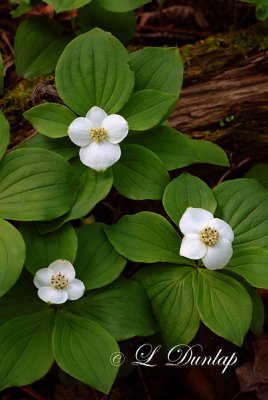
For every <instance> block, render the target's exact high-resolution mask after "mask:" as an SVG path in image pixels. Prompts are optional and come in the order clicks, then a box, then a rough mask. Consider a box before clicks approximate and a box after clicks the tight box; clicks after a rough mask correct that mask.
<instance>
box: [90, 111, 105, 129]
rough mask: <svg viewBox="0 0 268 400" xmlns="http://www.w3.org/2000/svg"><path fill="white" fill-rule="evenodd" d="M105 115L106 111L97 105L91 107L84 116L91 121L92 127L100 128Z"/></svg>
mask: <svg viewBox="0 0 268 400" xmlns="http://www.w3.org/2000/svg"><path fill="white" fill-rule="evenodd" d="M105 117H107V114H106V112H105V111H104V110H103V109H102V108H100V107H97V106H94V107H92V108H91V109H90V110H89V111H88V112H87V115H86V118H87V119H89V120H90V122H91V123H92V126H93V128H101V125H102V122H103V120H104V118H105Z"/></svg>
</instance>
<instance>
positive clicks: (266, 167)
mask: <svg viewBox="0 0 268 400" xmlns="http://www.w3.org/2000/svg"><path fill="white" fill-rule="evenodd" d="M244 176H245V178H253V179H257V181H259V182H260V183H261V184H262V185H263V186H264V187H265V188H266V189H267V190H268V164H264V163H260V164H257V165H254V167H252V168H251V169H250V170H249V171H248V172H247V173H246V174H245V175H244Z"/></svg>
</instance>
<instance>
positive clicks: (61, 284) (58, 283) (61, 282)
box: [51, 272, 69, 289]
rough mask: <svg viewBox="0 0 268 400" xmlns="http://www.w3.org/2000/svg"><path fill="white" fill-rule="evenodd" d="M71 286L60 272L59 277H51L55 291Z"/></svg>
mask: <svg viewBox="0 0 268 400" xmlns="http://www.w3.org/2000/svg"><path fill="white" fill-rule="evenodd" d="M68 285H69V280H68V279H67V278H65V276H64V275H62V274H61V272H59V273H58V274H57V275H55V274H53V275H52V277H51V286H52V287H54V288H55V289H64V288H65V287H66V286H68Z"/></svg>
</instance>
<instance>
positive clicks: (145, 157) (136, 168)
mask: <svg viewBox="0 0 268 400" xmlns="http://www.w3.org/2000/svg"><path fill="white" fill-rule="evenodd" d="M121 147H122V156H121V158H120V160H119V161H118V162H117V163H116V164H115V165H114V166H113V174H114V186H115V188H116V190H117V191H118V192H119V193H121V194H122V195H123V196H125V197H128V198H130V199H134V200H143V199H151V200H159V199H161V198H162V195H163V192H164V189H165V187H166V185H167V183H168V181H169V176H168V172H167V170H166V168H165V166H164V165H163V163H162V161H161V160H160V159H159V158H158V157H157V156H156V155H155V154H154V153H153V152H151V151H150V150H147V149H146V148H145V147H142V146H137V145H135V144H130V145H124V146H121Z"/></svg>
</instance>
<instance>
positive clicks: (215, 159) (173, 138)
mask: <svg viewBox="0 0 268 400" xmlns="http://www.w3.org/2000/svg"><path fill="white" fill-rule="evenodd" d="M137 133H138V132H131V133H130V135H129V136H128V137H127V138H126V140H125V142H126V143H135V144H140V145H141V146H145V147H147V148H148V149H149V150H152V151H153V152H154V153H155V154H156V155H157V156H158V157H159V158H160V160H162V161H163V163H164V164H165V166H166V167H167V169H168V170H173V169H177V168H182V167H187V166H188V165H191V164H194V163H207V164H214V165H220V166H228V165H229V162H228V159H227V157H226V154H225V152H224V151H223V150H222V149H221V148H220V147H219V146H217V145H216V144H214V143H211V142H204V141H201V140H195V139H189V138H188V137H187V136H186V135H184V134H182V133H180V132H178V131H176V129H172V128H169V127H168V126H158V127H156V128H153V129H152V130H151V131H149V132H146V134H144V135H137ZM134 134H135V135H134Z"/></svg>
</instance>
